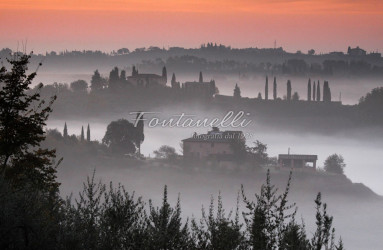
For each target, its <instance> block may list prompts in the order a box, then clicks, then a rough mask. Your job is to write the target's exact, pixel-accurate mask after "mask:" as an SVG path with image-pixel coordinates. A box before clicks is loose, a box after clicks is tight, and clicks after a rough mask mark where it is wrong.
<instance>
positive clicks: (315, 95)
mask: <svg viewBox="0 0 383 250" xmlns="http://www.w3.org/2000/svg"><path fill="white" fill-rule="evenodd" d="M316 91H317V87H316V85H315V81H314V86H313V101H314V102H315V101H316V98H317V94H316Z"/></svg>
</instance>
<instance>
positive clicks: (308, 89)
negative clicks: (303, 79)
mask: <svg viewBox="0 0 383 250" xmlns="http://www.w3.org/2000/svg"><path fill="white" fill-rule="evenodd" d="M307 101H311V79H310V78H309V82H308V83H307Z"/></svg>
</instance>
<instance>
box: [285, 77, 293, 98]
mask: <svg viewBox="0 0 383 250" xmlns="http://www.w3.org/2000/svg"><path fill="white" fill-rule="evenodd" d="M291 91H292V88H291V81H290V80H288V81H287V95H286V97H287V100H288V101H291Z"/></svg>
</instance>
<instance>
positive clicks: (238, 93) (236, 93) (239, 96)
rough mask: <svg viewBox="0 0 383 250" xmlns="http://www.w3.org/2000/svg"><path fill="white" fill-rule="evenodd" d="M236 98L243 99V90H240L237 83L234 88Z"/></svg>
mask: <svg viewBox="0 0 383 250" xmlns="http://www.w3.org/2000/svg"><path fill="white" fill-rule="evenodd" d="M233 96H234V98H237V99H239V98H241V89H240V88H239V86H238V84H237V83H236V84H235V87H234V94H233Z"/></svg>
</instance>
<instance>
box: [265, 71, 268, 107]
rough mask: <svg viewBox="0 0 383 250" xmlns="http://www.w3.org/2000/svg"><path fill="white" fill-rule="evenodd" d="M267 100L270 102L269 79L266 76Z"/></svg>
mask: <svg viewBox="0 0 383 250" xmlns="http://www.w3.org/2000/svg"><path fill="white" fill-rule="evenodd" d="M265 100H266V101H267V100H269V77H268V76H266V83H265Z"/></svg>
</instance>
